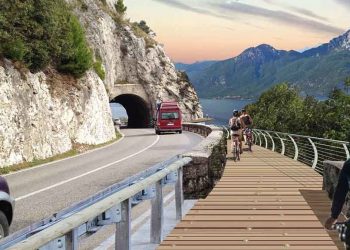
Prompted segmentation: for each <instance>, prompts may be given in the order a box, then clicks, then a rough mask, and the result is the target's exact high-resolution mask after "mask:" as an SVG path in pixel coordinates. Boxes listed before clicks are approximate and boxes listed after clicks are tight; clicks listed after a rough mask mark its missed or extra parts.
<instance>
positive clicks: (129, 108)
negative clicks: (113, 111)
mask: <svg viewBox="0 0 350 250" xmlns="http://www.w3.org/2000/svg"><path fill="white" fill-rule="evenodd" d="M110 102H115V103H119V104H121V105H122V106H123V107H124V108H125V110H126V113H127V114H128V128H149V127H151V125H152V110H151V108H150V107H149V104H148V103H147V102H146V101H145V100H144V99H143V98H141V97H140V96H138V95H134V94H121V95H119V96H117V97H115V98H114V99H112V100H111V101H110Z"/></svg>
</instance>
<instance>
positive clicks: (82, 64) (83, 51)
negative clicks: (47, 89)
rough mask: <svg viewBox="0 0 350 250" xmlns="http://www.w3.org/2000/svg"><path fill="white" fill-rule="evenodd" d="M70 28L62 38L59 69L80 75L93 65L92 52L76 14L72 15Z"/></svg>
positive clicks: (69, 23)
mask: <svg viewBox="0 0 350 250" xmlns="http://www.w3.org/2000/svg"><path fill="white" fill-rule="evenodd" d="M68 29H69V30H68V32H67V33H66V34H64V36H63V38H64V39H62V42H63V43H62V46H61V48H62V52H61V56H60V61H59V63H58V69H59V70H60V71H62V72H67V73H71V74H73V75H74V76H77V77H80V76H82V75H83V74H84V73H85V71H87V70H88V69H89V68H90V67H91V66H92V53H91V50H90V48H89V47H87V46H86V39H85V33H84V30H83V29H82V27H81V25H80V23H79V21H78V19H77V18H76V17H75V16H71V17H70V20H69V22H68Z"/></svg>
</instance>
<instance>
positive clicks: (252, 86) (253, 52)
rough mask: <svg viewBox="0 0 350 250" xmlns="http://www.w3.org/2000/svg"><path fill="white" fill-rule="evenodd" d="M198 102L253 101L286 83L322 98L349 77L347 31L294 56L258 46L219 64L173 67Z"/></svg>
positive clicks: (295, 52) (349, 60)
mask: <svg viewBox="0 0 350 250" xmlns="http://www.w3.org/2000/svg"><path fill="white" fill-rule="evenodd" d="M176 67H177V69H179V70H182V71H185V72H186V73H187V74H188V76H189V78H190V80H191V82H192V83H193V85H194V87H195V89H196V91H197V93H198V95H199V96H200V97H202V98H215V97H222V98H225V97H228V98H230V97H234V96H235V97H237V96H240V97H245V98H255V97H257V96H259V95H260V94H261V93H262V92H264V91H266V90H267V89H269V88H270V87H271V86H273V85H275V84H278V83H281V82H288V83H289V84H290V85H292V86H295V87H296V88H298V89H299V90H300V91H301V93H302V94H304V95H314V96H326V95H328V94H329V92H330V91H331V90H332V89H334V88H335V87H339V88H341V87H342V86H343V81H344V79H345V78H346V77H348V76H350V30H349V31H347V32H346V33H344V34H343V35H341V36H339V37H337V38H334V39H332V40H331V41H330V42H328V43H325V44H322V45H321V46H318V47H316V48H312V49H309V50H306V51H304V52H297V51H294V50H290V51H286V50H277V49H275V48H273V47H272V46H270V45H268V44H261V45H259V46H257V47H252V48H248V49H246V50H244V51H243V52H242V53H241V54H240V55H238V56H236V57H233V58H230V59H227V60H223V61H204V62H196V63H194V64H182V63H177V64H176Z"/></svg>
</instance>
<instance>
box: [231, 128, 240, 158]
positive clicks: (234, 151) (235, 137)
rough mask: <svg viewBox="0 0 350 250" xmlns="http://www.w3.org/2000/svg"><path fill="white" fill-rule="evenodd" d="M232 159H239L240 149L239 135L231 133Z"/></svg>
mask: <svg viewBox="0 0 350 250" xmlns="http://www.w3.org/2000/svg"><path fill="white" fill-rule="evenodd" d="M232 136H233V149H232V154H233V160H234V161H239V160H240V149H239V135H236V134H233V135H232Z"/></svg>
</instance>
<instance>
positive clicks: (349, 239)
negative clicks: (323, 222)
mask: <svg viewBox="0 0 350 250" xmlns="http://www.w3.org/2000/svg"><path fill="white" fill-rule="evenodd" d="M332 229H333V230H337V231H338V232H339V239H340V240H341V241H342V242H343V243H344V247H345V249H346V250H350V220H347V221H344V222H337V223H335V224H334V225H333V226H332Z"/></svg>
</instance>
